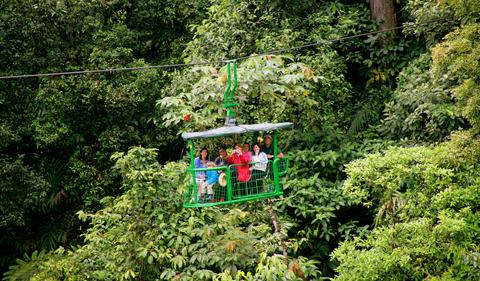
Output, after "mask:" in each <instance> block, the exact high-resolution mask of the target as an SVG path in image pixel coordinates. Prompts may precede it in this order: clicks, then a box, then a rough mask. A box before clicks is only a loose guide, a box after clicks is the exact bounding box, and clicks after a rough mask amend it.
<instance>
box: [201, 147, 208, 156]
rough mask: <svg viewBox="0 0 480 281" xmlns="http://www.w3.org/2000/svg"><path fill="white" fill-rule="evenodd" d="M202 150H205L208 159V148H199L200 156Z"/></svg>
mask: <svg viewBox="0 0 480 281" xmlns="http://www.w3.org/2000/svg"><path fill="white" fill-rule="evenodd" d="M204 150H205V151H206V152H207V159H208V149H207V148H206V147H203V148H202V149H200V157H202V151H204Z"/></svg>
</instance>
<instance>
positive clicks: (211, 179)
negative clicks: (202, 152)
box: [198, 161, 218, 202]
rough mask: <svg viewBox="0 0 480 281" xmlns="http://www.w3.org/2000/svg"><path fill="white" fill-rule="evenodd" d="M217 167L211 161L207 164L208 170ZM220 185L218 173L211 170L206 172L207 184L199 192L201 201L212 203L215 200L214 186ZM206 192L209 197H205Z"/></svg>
mask: <svg viewBox="0 0 480 281" xmlns="http://www.w3.org/2000/svg"><path fill="white" fill-rule="evenodd" d="M213 167H216V165H215V163H213V162H211V161H209V162H207V168H213ZM214 184H218V171H216V170H210V171H207V172H206V178H205V182H204V183H203V184H202V185H201V187H200V189H199V190H198V191H199V201H200V202H203V201H205V200H206V201H207V202H211V201H212V199H213V185H214ZM205 190H206V191H207V194H206V195H207V196H205Z"/></svg>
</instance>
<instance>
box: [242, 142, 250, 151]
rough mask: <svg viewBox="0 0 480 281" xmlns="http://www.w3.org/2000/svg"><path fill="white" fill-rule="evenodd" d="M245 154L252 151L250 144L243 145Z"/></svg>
mask: <svg viewBox="0 0 480 281" xmlns="http://www.w3.org/2000/svg"><path fill="white" fill-rule="evenodd" d="M242 149H243V152H248V151H249V150H250V144H249V143H248V142H246V143H244V144H243V148H242Z"/></svg>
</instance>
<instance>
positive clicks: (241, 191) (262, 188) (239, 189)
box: [183, 157, 288, 208]
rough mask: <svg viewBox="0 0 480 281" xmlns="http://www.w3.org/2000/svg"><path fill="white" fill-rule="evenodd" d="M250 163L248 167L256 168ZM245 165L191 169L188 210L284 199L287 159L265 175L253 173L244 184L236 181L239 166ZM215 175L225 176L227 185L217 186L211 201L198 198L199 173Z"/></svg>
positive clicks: (275, 163) (274, 164) (270, 167)
mask: <svg viewBox="0 0 480 281" xmlns="http://www.w3.org/2000/svg"><path fill="white" fill-rule="evenodd" d="M253 164H254V163H249V164H248V165H250V166H251V165H253ZM241 165H245V164H233V165H229V166H220V167H213V168H196V169H195V168H189V169H187V173H188V174H192V177H191V180H190V184H187V185H186V190H185V194H184V203H183V206H184V207H185V208H198V207H211V206H218V205H227V204H236V203H242V202H247V201H252V200H259V199H264V198H271V197H277V196H281V195H283V192H282V185H281V182H280V177H281V175H285V174H286V173H287V170H286V169H287V167H288V157H285V158H277V159H275V160H273V161H272V160H270V161H269V163H268V165H267V169H266V171H264V172H263V171H255V172H254V171H253V170H252V172H251V175H250V179H249V180H248V181H245V182H240V181H238V180H237V172H236V169H237V166H241ZM206 171H216V172H219V173H225V175H226V180H227V184H226V186H220V185H219V184H218V183H216V184H214V185H213V188H212V191H213V193H212V194H211V198H210V200H204V199H205V197H206V196H205V195H207V194H199V193H198V190H199V188H198V186H197V184H198V183H197V182H196V179H195V173H196V172H206Z"/></svg>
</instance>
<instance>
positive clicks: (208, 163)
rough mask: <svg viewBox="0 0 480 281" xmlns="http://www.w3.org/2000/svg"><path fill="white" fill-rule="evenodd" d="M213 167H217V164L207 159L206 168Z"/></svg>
mask: <svg viewBox="0 0 480 281" xmlns="http://www.w3.org/2000/svg"><path fill="white" fill-rule="evenodd" d="M213 167H217V165H215V163H213V162H212V161H208V162H207V168H213Z"/></svg>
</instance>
